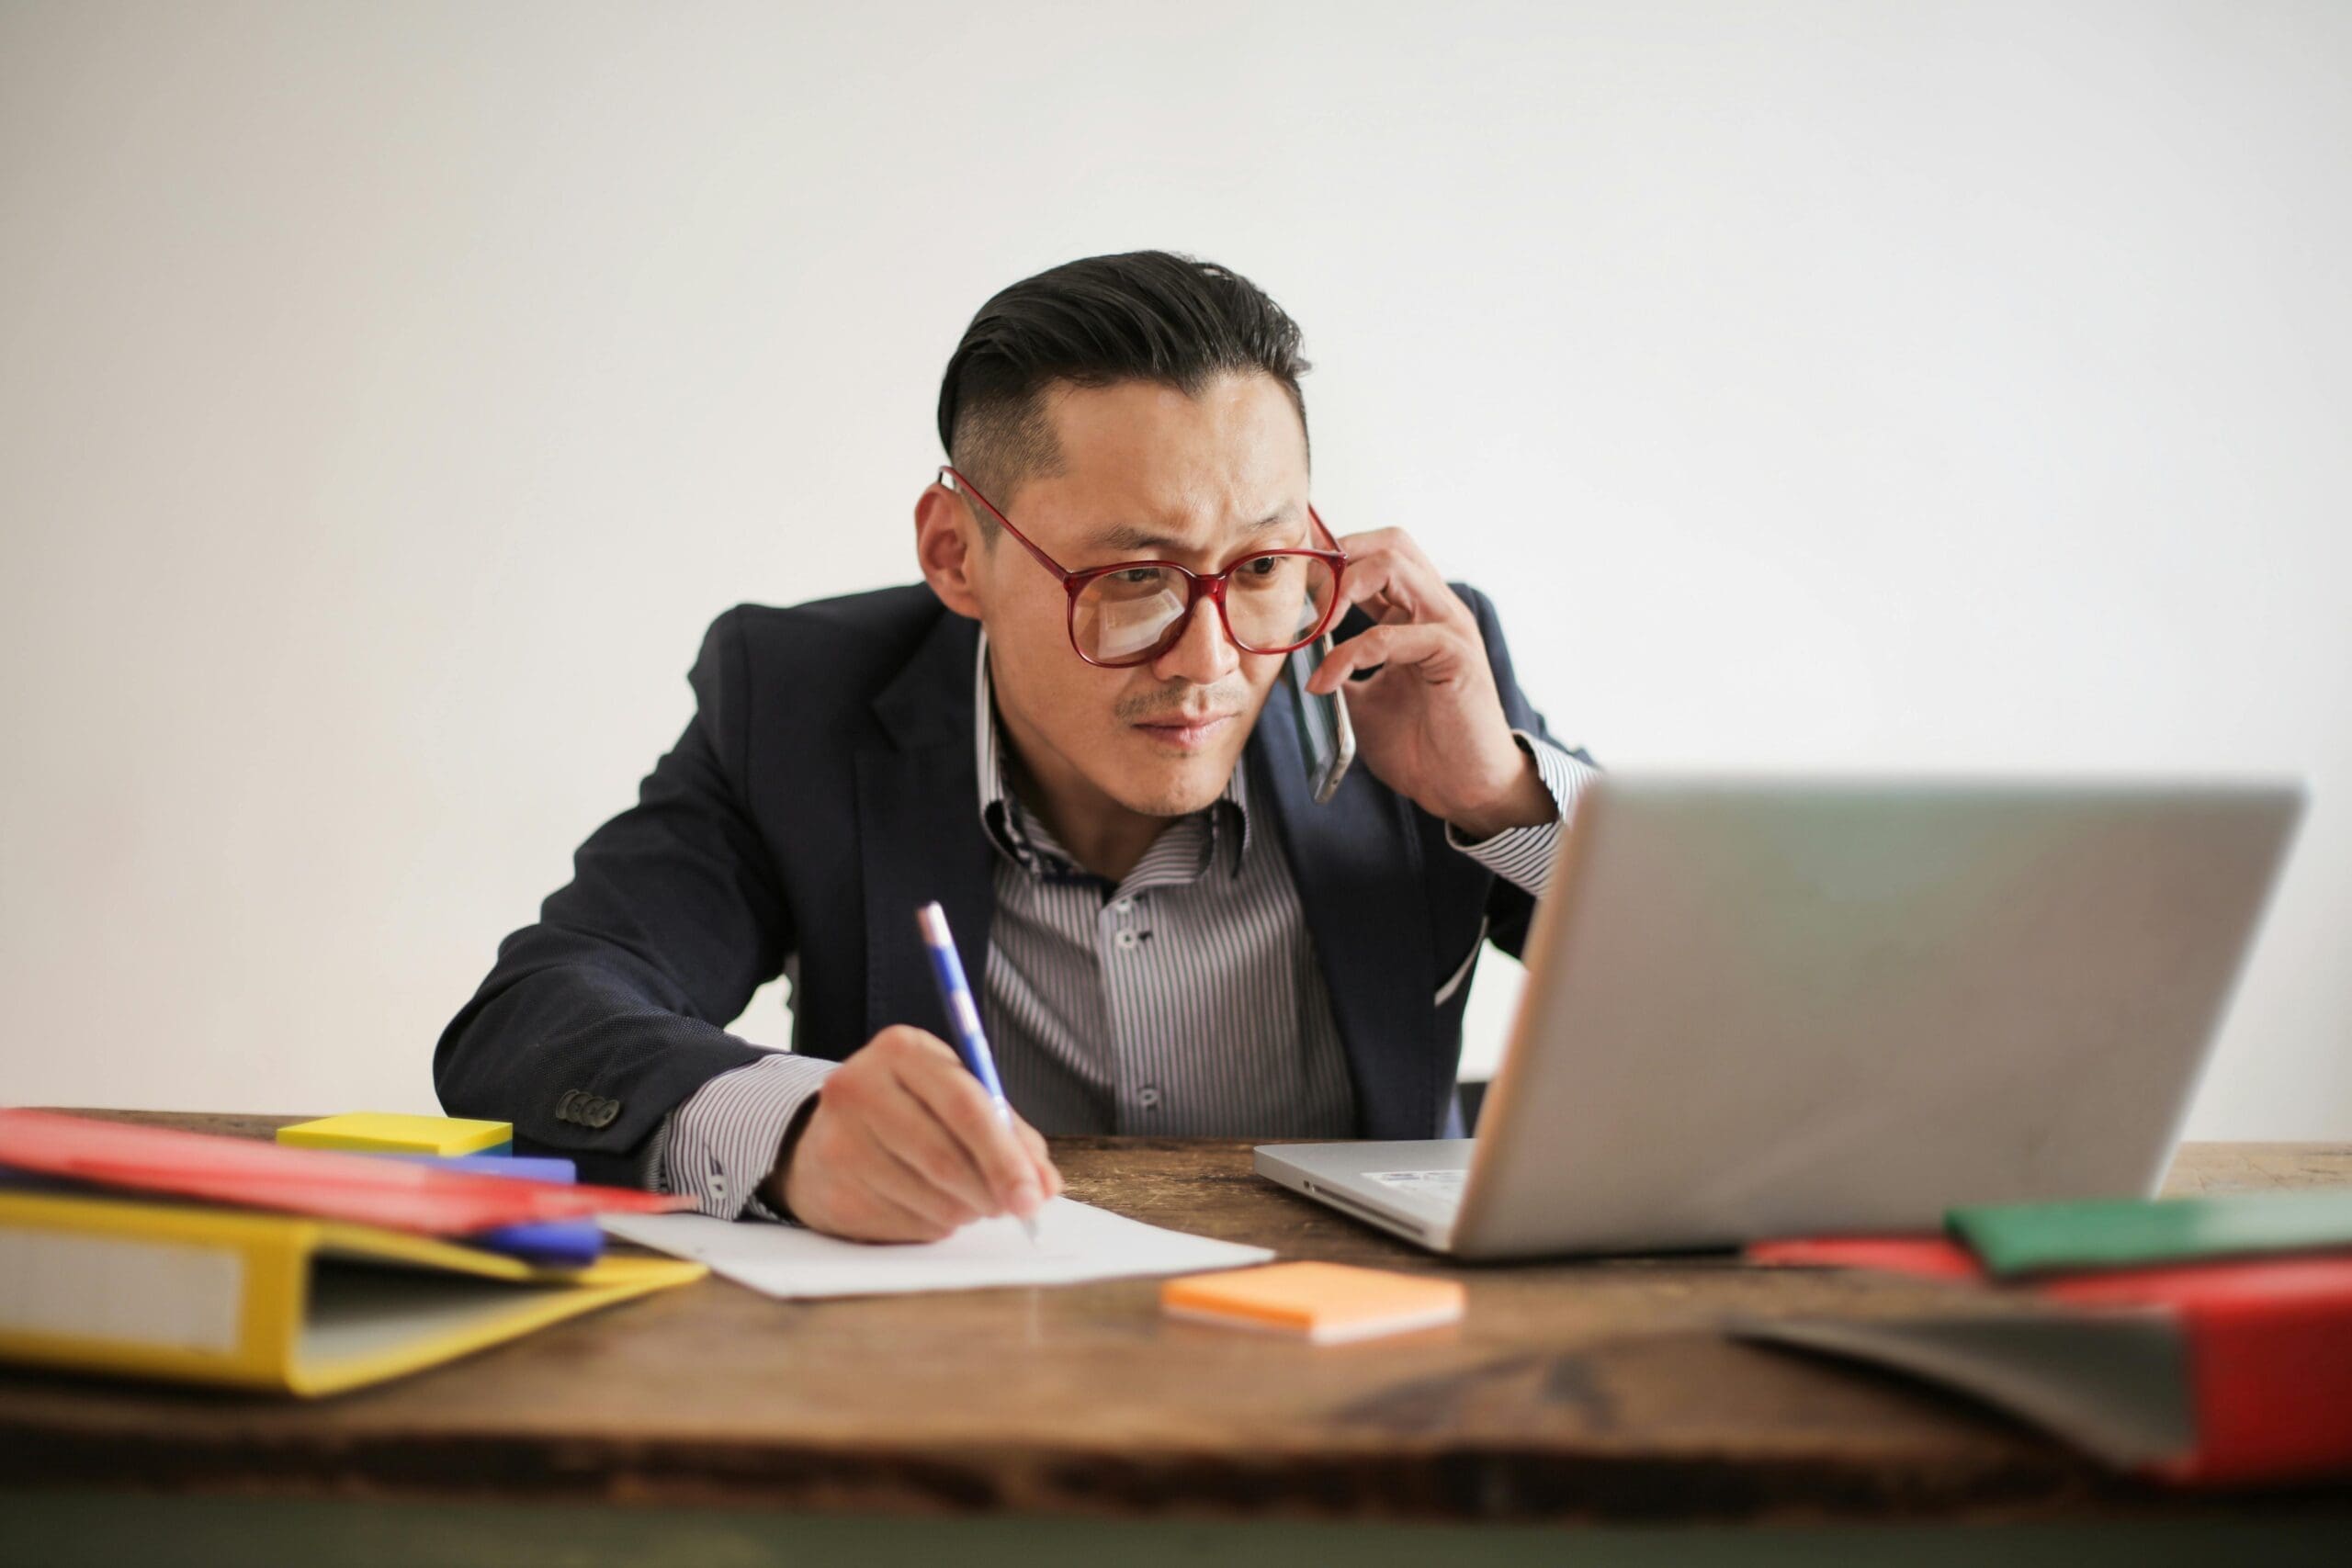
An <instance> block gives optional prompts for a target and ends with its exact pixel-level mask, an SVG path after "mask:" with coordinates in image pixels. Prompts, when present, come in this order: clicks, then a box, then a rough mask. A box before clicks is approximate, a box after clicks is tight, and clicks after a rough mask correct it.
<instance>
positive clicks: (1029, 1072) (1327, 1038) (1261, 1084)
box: [640, 631, 1596, 1220]
mask: <svg viewBox="0 0 2352 1568" xmlns="http://www.w3.org/2000/svg"><path fill="white" fill-rule="evenodd" d="M973 682H974V691H975V701H974V703H973V713H974V716H975V717H974V730H975V734H974V737H973V744H974V746H975V748H976V749H977V752H978V764H979V769H978V773H979V781H980V783H979V799H978V802H976V807H977V809H978V812H979V815H980V820H981V823H982V825H983V827H984V828H985V829H986V830H987V832H988V836H989V842H990V843H991V844H992V845H993V846H994V847H995V850H996V859H995V869H994V880H995V893H996V915H995V920H994V923H993V925H992V926H991V927H990V929H989V951H988V959H987V964H986V967H985V969H984V971H983V973H984V976H985V978H984V980H983V983H982V985H981V987H980V989H981V996H980V998H979V1003H980V1008H981V1011H982V1014H983V1018H984V1020H985V1027H986V1028H987V1030H988V1032H989V1043H990V1045H991V1046H992V1047H993V1049H994V1052H995V1055H996V1061H997V1070H998V1073H999V1075H1000V1076H1001V1078H1002V1079H1003V1082H1004V1089H1005V1096H1006V1098H1007V1099H1009V1100H1011V1101H1012V1104H1013V1107H1014V1109H1015V1110H1017V1111H1020V1112H1021V1115H1022V1117H1023V1119H1024V1120H1025V1121H1027V1122H1029V1123H1030V1125H1032V1126H1034V1127H1035V1128H1036V1129H1037V1130H1038V1131H1040V1132H1043V1133H1060V1134H1068V1133H1150V1134H1166V1135H1172V1136H1218V1137H1274V1138H1344V1137H1348V1136H1350V1135H1351V1134H1352V1133H1353V1131H1354V1128H1355V1096H1354V1090H1353V1088H1352V1086H1351V1080H1350V1078H1349V1076H1348V1067H1347V1061H1346V1057H1345V1055H1344V1054H1343V1053H1342V1050H1341V1047H1340V1034H1339V1030H1338V1027H1337V1025H1336V1024H1335V1023H1334V1022H1333V1021H1332V1016H1331V999H1330V993H1329V990H1328V989H1327V987H1326V986H1325V983H1324V978H1323V971H1322V966H1321V965H1320V964H1319V963H1318V962H1317V959H1316V956H1315V951H1314V942H1313V939H1312V937H1311V936H1310V935H1309V933H1308V931H1307V929H1306V920H1305V919H1304V918H1303V916H1302V913H1301V910H1300V907H1299V901H1298V889H1297V887H1296V886H1295V883H1294V882H1293V881H1292V878H1291V874H1290V866H1289V863H1288V861H1287V860H1286V859H1285V858H1284V856H1283V851H1282V846H1281V845H1280V844H1279V843H1277V842H1276V841H1275V840H1274V837H1273V835H1274V832H1275V831H1276V828H1275V825H1274V822H1273V819H1272V818H1271V817H1270V816H1268V815H1267V814H1265V813H1262V812H1260V813H1255V814H1253V813H1252V812H1251V811H1250V800H1249V785H1248V782H1247V778H1246V773H1247V768H1246V765H1244V764H1242V763H1237V764H1236V765H1235V767H1234V770H1233V774H1232V776H1231V777H1230V778H1229V779H1227V782H1226V786H1225V792H1224V794H1223V795H1220V796H1219V797H1218V798H1217V799H1216V801H1214V802H1213V803H1211V804H1210V805H1209V806H1208V807H1206V808H1204V809H1203V810H1201V811H1196V812H1193V813H1192V814H1191V815H1189V816H1185V817H1180V818H1174V819H1172V820H1171V821H1170V823H1169V825H1168V826H1167V827H1166V828H1165V829H1162V830H1161V832H1160V834H1159V837H1158V838H1157V839H1155V840H1153V841H1152V844H1151V847H1150V848H1149V849H1148V850H1147V851H1146V852H1144V856H1143V858H1142V860H1140V861H1138V862H1137V863H1136V866H1135V868H1134V869H1133V870H1131V871H1130V872H1129V873H1128V874H1126V876H1125V878H1123V879H1121V880H1120V881H1118V882H1117V883H1115V884H1114V883H1113V882H1112V881H1111V880H1109V879H1108V878H1105V877H1102V876H1098V875H1095V874H1093V873H1091V872H1089V871H1086V870H1084V869H1083V868H1081V867H1080V866H1078V865H1077V864H1075V863H1073V862H1072V861H1071V859H1070V857H1069V854H1068V852H1065V851H1064V850H1063V849H1062V848H1061V846H1060V845H1059V844H1058V843H1057V842H1056V841H1055V840H1054V837H1053V834H1052V832H1051V830H1050V829H1048V828H1047V827H1046V824H1045V823H1044V822H1042V821H1040V820H1039V819H1038V818H1036V816H1035V814H1034V813H1032V812H1031V811H1030V810H1029V809H1028V808H1027V807H1025V806H1024V805H1023V802H1022V801H1021V799H1020V797H1019V796H1018V795H1015V794H1014V793H1013V792H1012V790H1011V789H1010V788H1009V787H1008V784H1007V782H1006V775H1005V771H1004V767H1003V759H1002V756H1001V744H1002V740H1001V731H1000V729H999V727H998V725H997V722H996V705H995V699H994V695H993V691H992V687H991V685H990V677H989V645H988V634H987V633H986V632H985V631H983V632H982V633H981V634H980V637H979V651H978V658H977V660H976V661H975V670H974V672H973ZM1512 734H1513V735H1514V736H1516V737H1517V739H1518V740H1519V742H1520V744H1521V747H1523V748H1524V749H1526V750H1528V752H1529V753H1530V754H1531V755H1532V757H1533V758H1534V759H1535V762H1536V770H1537V772H1538V773H1540V774H1541V775H1542V777H1543V779H1544V785H1545V787H1546V788H1548V789H1549V790H1550V791H1551V794H1552V796H1553V799H1554V801H1555V803H1556V805H1557V806H1558V807H1559V819H1558V820H1557V821H1554V822H1550V823H1546V824H1544V825H1542V826H1539V827H1533V828H1514V829H1506V830H1504V831H1502V832H1499V833H1497V834H1494V835H1492V836H1491V837H1489V838H1487V839H1483V840H1478V841H1477V842H1476V843H1466V842H1464V840H1462V839H1461V837H1460V836H1459V835H1458V834H1456V833H1455V832H1454V830H1453V828H1452V827H1451V826H1449V827H1448V828H1447V829H1446V840H1447V842H1449V843H1450V844H1452V845H1453V847H1454V848H1456V849H1458V850H1460V851H1461V852H1463V853H1464V854H1467V855H1469V856H1471V857H1472V858H1473V859H1476V861H1478V862H1479V863H1481V864H1483V865H1485V866H1487V868H1488V869H1489V870H1491V871H1493V872H1494V873H1495V874H1497V875H1498V876H1502V877H1505V878H1507V879H1509V880H1510V881H1511V882H1512V883H1515V884H1516V885H1518V886H1520V887H1521V888H1524V889H1525V890H1526V891H1528V892H1529V893H1531V894H1533V895H1534V896H1536V897H1542V896H1543V893H1544V880H1545V878H1546V876H1547V875H1548V874H1549V872H1550V868H1551V863H1552V854H1553V850H1554V848H1555V846H1556V844H1557V842H1558V840H1559V835H1560V831H1561V829H1562V826H1563V824H1565V823H1566V820H1567V818H1568V816H1569V814H1570V813H1571V811H1572V810H1573V809H1574V806H1575V802H1576V797H1577V793H1578V792H1579V791H1580V790H1581V789H1582V788H1583V786H1584V784H1585V783H1586V781H1587V780H1589V778H1592V777H1594V776H1596V774H1595V771H1594V770H1593V769H1591V768H1589V767H1588V766H1587V765H1586V764H1584V763H1582V762H1580V761H1577V759H1575V758H1574V757H1571V756H1569V755H1568V754H1567V753H1566V751H1564V750H1560V749H1559V748H1558V747H1556V746H1554V745H1551V744H1550V743H1548V742H1546V741H1544V740H1541V739H1537V738H1535V737H1533V736H1531V735H1528V734H1527V733H1525V732H1524V731H1520V730H1514V731H1512ZM1474 956H1475V954H1474ZM1466 967H1467V966H1466V965H1465V972H1466ZM838 1066H840V1064H839V1063H837V1062H831V1061H826V1060H824V1059H822V1058H819V1057H812V1056H797V1055H792V1054H790V1053H788V1052H775V1053H773V1054H771V1055H768V1056H766V1057H763V1059H762V1060H760V1061H758V1062H755V1063H752V1064H751V1065H749V1066H741V1067H737V1068H735V1069H733V1070H732V1071H730V1072H726V1073H722V1074H720V1075H719V1076H718V1077H714V1078H712V1079H711V1080H710V1081H709V1082H708V1083H707V1084H705V1085H703V1086H702V1088H700V1089H696V1090H695V1092H694V1093H693V1094H692V1095H690V1096H688V1097H687V1099H686V1100H684V1102H682V1103H681V1104H680V1105H679V1107H678V1108H677V1109H676V1110H675V1111H673V1112H671V1114H670V1115H669V1116H668V1117H667V1118H665V1119H664V1120H663V1122H662V1124H661V1125H660V1126H659V1127H658V1128H657V1129H656V1130H655V1133H654V1135H653V1136H652V1137H651V1138H650V1139H649V1140H648V1142H647V1151H646V1154H645V1156H644V1157H643V1160H642V1163H641V1166H640V1170H641V1173H642V1175H643V1177H644V1179H645V1180H646V1183H647V1184H648V1185H649V1186H651V1187H653V1188H654V1189H655V1190H659V1191H666V1192H683V1193H686V1194H689V1195H691V1196H692V1197H693V1198H694V1200H695V1207H696V1208H697V1209H698V1210H699V1211H700V1212H701V1213H706V1214H710V1215H715V1216H717V1217H718V1218H722V1219H731V1218H736V1217H739V1216H741V1215H743V1214H745V1213H750V1214H752V1215H754V1216H756V1217H759V1218H763V1219H786V1220H788V1219H789V1218H790V1216H788V1215H785V1214H781V1213H777V1212H776V1211H775V1210H774V1209H772V1208H771V1207H770V1206H769V1205H768V1204H766V1203H764V1202H763V1201H760V1199H759V1197H758V1193H757V1189H758V1187H759V1184H760V1183H761V1182H762V1181H763V1180H765V1179H766V1178H767V1176H768V1173H769V1172H770V1171H771V1170H772V1169H773V1168H775V1159H776V1155H777V1152H778V1150H779V1148H780V1147H781V1145H782V1142H783V1139H784V1135H785V1134H786V1131H787V1130H789V1128H790V1127H791V1125H792V1122H793V1120H794V1118H795V1117H797V1115H798V1114H799V1113H800V1111H802V1109H803V1108H804V1107H805V1106H807V1105H808V1104H809V1100H811V1098H812V1097H813V1096H814V1095H815V1094H816V1092H817V1090H818V1089H819V1088H820V1086H821V1085H822V1084H823V1082H824V1079H825V1077H826V1075H827V1074H829V1073H831V1072H832V1071H833V1070H834V1069H835V1068H836V1067H838Z"/></svg>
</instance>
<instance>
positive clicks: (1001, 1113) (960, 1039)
mask: <svg viewBox="0 0 2352 1568" xmlns="http://www.w3.org/2000/svg"><path fill="white" fill-rule="evenodd" d="M915 924H916V925H917V926H919V927H921V928H922V942H923V946H924V948H925V949H926V950H927V951H928V952H929V953H931V977H932V979H933V981H935V982H936V983H937V984H938V987H939V1001H940V1005H941V1006H942V1007H944V1008H945V1009H946V1010H947V1028H948V1032H949V1033H950V1034H952V1035H954V1036H955V1039H956V1055H959V1056H961V1057H963V1058H964V1066H967V1067H969V1068H970V1069H971V1071H972V1076H973V1077H976V1078H978V1079H979V1080H980V1087H981V1088H982V1089H986V1090H988V1092H989V1103H990V1104H992V1105H994V1106H995V1107H996V1113H997V1116H998V1117H999V1119H1000V1120H1001V1121H1002V1122H1004V1124H1005V1126H1006V1127H1007V1128H1008V1129H1009V1128H1011V1127H1012V1123H1013V1115H1012V1101H1011V1100H1007V1099H1005V1098H1004V1086H1003V1085H1002V1084H1001V1083H999V1082H998V1081H997V1076H996V1057H995V1056H994V1055H992V1054H991V1053H990V1052H989V1037H988V1032H987V1031H985V1030H983V1029H982V1028H981V1027H980V1010H979V1008H978V1006H977V1005H976V1004H975V1003H974V1002H973V1000H972V987H971V984H970V982H968V981H967V980H966V979H965V978H964V961H963V960H962V959H960V958H958V957H957V956H956V937H955V933H953V932H952V931H949V930H948V929H947V911H946V910H944V909H943V908H940V907H939V906H938V905H937V904H935V903H932V904H925V905H924V906H923V907H922V908H920V909H918V910H916V911H915ZM1017 1217H1018V1218H1020V1221H1021V1228H1022V1230H1023V1233H1025V1234H1026V1235H1028V1237H1029V1239H1030V1240H1031V1241H1033V1242H1034V1241H1035V1240H1036V1239H1037V1222H1036V1221H1035V1219H1032V1218H1029V1217H1027V1216H1017Z"/></svg>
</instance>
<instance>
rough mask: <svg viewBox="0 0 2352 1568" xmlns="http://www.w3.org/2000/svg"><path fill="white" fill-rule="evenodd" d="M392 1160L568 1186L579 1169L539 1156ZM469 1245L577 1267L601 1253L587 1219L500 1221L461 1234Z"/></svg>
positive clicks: (599, 1235) (597, 1230)
mask: <svg viewBox="0 0 2352 1568" xmlns="http://www.w3.org/2000/svg"><path fill="white" fill-rule="evenodd" d="M388 1157H390V1158H393V1159H411V1160H422V1161H426V1162H429V1163H431V1164H432V1165H434V1166H436V1167H438V1168H441V1169H443V1170H462V1171H468V1172H470V1173H472V1174H473V1175H475V1176H503V1177H507V1178H510V1179H520V1180H524V1181H552V1182H556V1183H558V1184H559V1185H561V1186H566V1187H569V1186H571V1185H572V1184H573V1183H575V1182H577V1181H578V1180H579V1179H580V1168H579V1167H578V1166H576V1165H574V1164H573V1163H572V1162H571V1160H568V1159H558V1158H555V1157H553V1156H539V1155H447V1156H443V1155H393V1156H388ZM465 1241H466V1245H467V1246H469V1247H488V1248H490V1249H491V1250H492V1252H503V1253H505V1254H507V1255H508V1256H509V1257H513V1258H522V1259H524V1260H525V1261H526V1262H530V1263H540V1264H547V1265H550V1266H554V1265H563V1266H567V1267H571V1268H578V1267H580V1266H581V1265H582V1264H585V1263H594V1261H595V1260H596V1259H597V1258H601V1257H603V1256H604V1252H605V1233H604V1230H603V1228H602V1227H600V1226H599V1225H598V1224H596V1222H595V1221H594V1220H593V1219H582V1220H529V1221H526V1222H524V1223H523V1224H519V1225H500V1226H498V1227H497V1228H495V1229H493V1230H486V1231H478V1232H476V1233H474V1234H473V1235H469V1236H467V1237H466V1238H465Z"/></svg>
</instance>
